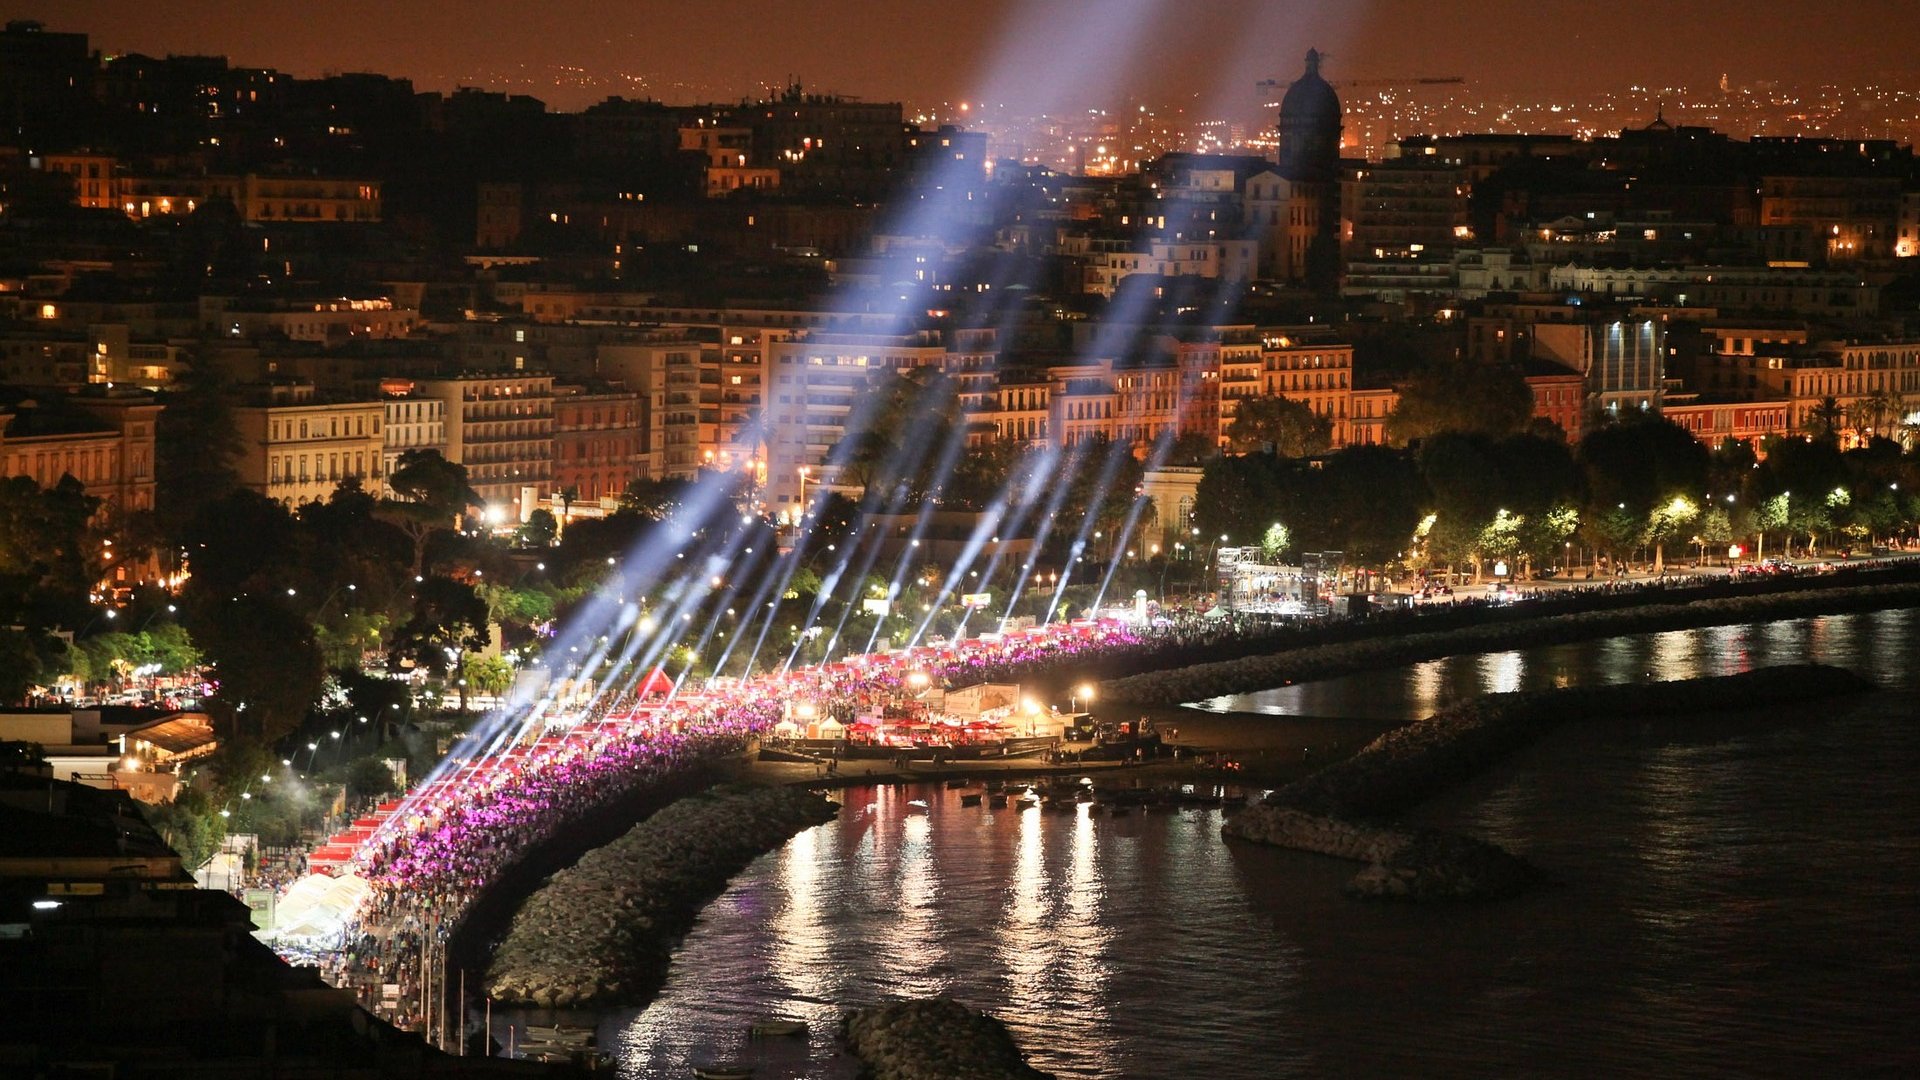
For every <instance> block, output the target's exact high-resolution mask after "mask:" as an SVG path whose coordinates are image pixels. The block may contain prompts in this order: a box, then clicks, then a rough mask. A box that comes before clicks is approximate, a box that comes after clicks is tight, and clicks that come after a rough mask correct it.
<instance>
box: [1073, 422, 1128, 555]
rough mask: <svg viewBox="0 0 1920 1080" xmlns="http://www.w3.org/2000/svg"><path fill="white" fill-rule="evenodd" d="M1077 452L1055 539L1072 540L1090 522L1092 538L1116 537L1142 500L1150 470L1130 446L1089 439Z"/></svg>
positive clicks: (1102, 439)
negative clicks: (1097, 536)
mask: <svg viewBox="0 0 1920 1080" xmlns="http://www.w3.org/2000/svg"><path fill="white" fill-rule="evenodd" d="M1075 450H1076V454H1075V457H1074V458H1073V459H1070V460H1069V462H1068V465H1067V470H1066V471H1067V475H1066V482H1067V490H1066V493H1065V494H1064V495H1063V496H1062V498H1061V500H1060V508H1059V510H1058V511H1057V513H1058V517H1059V521H1060V522H1061V524H1059V525H1056V526H1055V528H1054V531H1053V539H1055V540H1071V539H1072V538H1073V537H1074V536H1075V535H1076V534H1077V533H1078V532H1079V530H1080V526H1081V524H1082V523H1083V522H1089V521H1090V522H1091V524H1092V528H1091V529H1089V530H1087V532H1086V535H1087V536H1088V537H1092V536H1093V534H1094V533H1096V532H1098V533H1105V534H1106V535H1108V536H1112V535H1113V533H1114V532H1115V531H1116V530H1117V529H1119V528H1120V526H1121V525H1123V524H1124V523H1125V522H1126V519H1127V514H1128V512H1129V511H1130V510H1131V509H1132V508H1133V504H1134V501H1135V500H1136V499H1138V498H1142V496H1141V495H1140V494H1139V491H1140V484H1141V483H1142V481H1144V480H1145V479H1146V466H1145V465H1143V464H1141V462H1140V459H1139V458H1136V457H1134V456H1133V452H1132V450H1131V448H1130V447H1128V446H1127V445H1126V444H1124V443H1118V442H1113V441H1110V440H1108V439H1105V438H1094V439H1089V440H1087V441H1085V442H1082V443H1080V444H1079V445H1078V446H1077V447H1075Z"/></svg>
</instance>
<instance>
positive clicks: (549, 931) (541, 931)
mask: <svg viewBox="0 0 1920 1080" xmlns="http://www.w3.org/2000/svg"><path fill="white" fill-rule="evenodd" d="M837 810H838V806H837V805H836V804H834V803H832V802H829V801H827V800H826V799H825V798H824V797H822V796H821V795H819V794H818V793H816V792H811V791H807V790H805V789H802V788H795V787H771V786H757V785H730V786H723V787H718V788H714V789H712V790H710V791H707V792H704V793H702V794H699V795H694V796H690V797H688V798H684V799H681V800H679V801H678V802H675V803H672V804H670V805H668V806H667V807H666V808H664V809H662V810H660V811H659V812H658V813H656V814H654V815H653V816H651V817H649V818H647V819H646V820H645V821H642V822H641V823H639V824H638V825H635V826H634V827H633V828H632V830H630V831H629V832H627V833H626V835H624V836H622V837H620V838H619V839H617V840H614V841H613V842H612V843H610V844H607V845H606V846H605V847H601V848H598V849H596V850H594V851H591V852H588V853H587V855H586V856H585V857H583V858H582V859H581V860H580V861H579V862H578V863H577V864H575V865H574V866H572V867H570V868H568V869H566V870H562V871H560V872H559V873H557V874H555V875H554V876H553V878H552V879H551V880H549V881H548V882H547V883H546V884H545V885H544V886H542V887H541V888H540V889H539V890H538V891H537V892H535V893H534V894H533V895H532V896H530V897H528V899H527V902H526V903H525V904H524V905H522V906H521V908H520V910H519V912H518V913H516V914H515V915H514V917H513V921H512V924H511V925H510V926H509V928H508V930H507V935H506V938H505V940H503V941H502V942H501V943H500V946H499V948H498V949H496V950H495V951H494V955H493V963H492V965H491V967H490V968H489V970H488V973H487V992H488V994H490V995H491V996H492V997H493V998H494V999H495V1000H497V1001H501V1002H514V1003H522V1004H529V1005H536V1006H541V1007H548V1008H567V1007H583V1006H602V1005H619V1004H630V1003H634V1002H637V1001H640V1000H643V999H644V998H645V997H646V996H647V995H649V994H651V993H652V992H653V991H654V990H655V989H656V988H657V987H658V986H659V984H660V982H661V980H662V979H664V978H665V974H666V967H667V961H668V957H669V955H670V953H671V950H672V948H673V943H674V942H675V940H677V939H678V938H679V936H680V935H681V934H683V933H685V932H686V930H687V928H688V927H690V926H691V925H692V924H693V920H694V918H695V917H696V916H697V915H698V914H699V912H700V909H701V908H703V907H705V906H706V905H707V903H708V902H709V901H711V900H712V899H713V898H714V897H716V896H718V895H719V894H720V893H721V891H723V890H724V889H725V888H726V884H727V881H728V879H730V878H731V877H733V875H735V874H737V873H739V872H740V871H741V870H742V869H744V868H745V867H746V865H747V864H748V863H750V862H752V861H753V860H754V859H755V858H757V857H759V856H760V855H762V854H765V853H766V852H768V851H770V850H772V849H774V848H776V847H778V846H779V845H780V844H782V843H784V842H785V841H786V840H787V839H788V838H789V837H791V836H792V835H793V834H795V833H797V832H799V831H801V830H803V829H807V828H811V827H812V826H814V825H818V824H820V823H822V822H824V821H828V820H831V819H832V817H833V815H834V814H835V812H836V811H837Z"/></svg>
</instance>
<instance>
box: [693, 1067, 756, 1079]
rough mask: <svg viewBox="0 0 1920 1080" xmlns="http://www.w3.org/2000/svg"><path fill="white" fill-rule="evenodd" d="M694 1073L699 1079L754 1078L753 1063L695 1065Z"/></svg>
mask: <svg viewBox="0 0 1920 1080" xmlns="http://www.w3.org/2000/svg"><path fill="white" fill-rule="evenodd" d="M693 1075H694V1076H695V1077H697V1078H698V1080H753V1066H751V1065H695V1066H694V1067H693Z"/></svg>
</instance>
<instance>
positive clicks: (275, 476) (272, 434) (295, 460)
mask: <svg viewBox="0 0 1920 1080" xmlns="http://www.w3.org/2000/svg"><path fill="white" fill-rule="evenodd" d="M233 417H234V427H235V428H236V429H237V430H238V432H239V434H240V439H241V444H242V446H243V450H242V452H241V454H240V456H239V458H238V459H236V460H235V461H234V471H235V472H236V473H237V474H238V475H239V479H240V483H241V485H242V486H243V487H248V488H252V489H253V490H255V491H258V492H259V493H260V494H262V495H265V496H266V497H267V498H269V499H272V500H274V501H275V502H278V503H280V504H281V505H283V506H287V507H298V506H300V505H302V504H304V503H309V502H316V501H324V500H326V499H327V498H329V497H331V496H332V495H333V492H334V489H335V488H337V487H338V486H339V485H340V482H341V481H342V480H346V479H349V478H352V479H356V480H359V481H360V484H361V487H362V489H363V490H365V491H367V492H369V493H374V494H378V493H379V492H381V491H382V490H383V486H382V485H383V482H384V481H383V479H382V478H383V476H384V475H385V462H384V457H383V451H384V449H385V438H384V436H383V435H382V434H381V429H382V426H383V424H384V423H385V420H386V407H385V405H384V404H383V403H381V402H378V401H338V400H328V399H325V398H323V397H321V396H320V395H318V394H316V393H315V392H314V388H313V386H312V384H310V383H294V382H287V383H279V384H273V385H268V386H264V387H260V388H259V389H258V390H257V392H256V394H255V396H254V400H253V401H252V403H250V404H247V405H244V406H240V407H237V408H235V409H234V410H233Z"/></svg>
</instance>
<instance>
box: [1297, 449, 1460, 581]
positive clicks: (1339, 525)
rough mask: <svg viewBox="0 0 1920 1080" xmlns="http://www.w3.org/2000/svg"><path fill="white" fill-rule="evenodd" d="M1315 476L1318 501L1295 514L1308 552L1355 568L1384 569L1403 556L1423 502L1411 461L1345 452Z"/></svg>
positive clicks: (1385, 452)
mask: <svg viewBox="0 0 1920 1080" xmlns="http://www.w3.org/2000/svg"><path fill="white" fill-rule="evenodd" d="M1311 475H1313V476H1314V477H1315V478H1316V479H1317V481H1318V483H1317V484H1316V488H1317V490H1318V493H1319V497H1318V498H1316V499H1314V500H1312V502H1311V504H1310V505H1309V506H1307V507H1305V508H1304V513H1305V516H1304V517H1302V516H1300V515H1301V513H1302V511H1301V510H1295V511H1293V513H1294V515H1295V516H1294V517H1292V518H1291V519H1290V520H1291V521H1292V522H1293V523H1294V531H1295V537H1296V539H1297V540H1298V541H1299V544H1300V546H1301V547H1302V548H1304V549H1305V550H1308V551H1315V550H1337V551H1342V552H1345V553H1346V558H1347V562H1348V563H1350V564H1351V565H1354V566H1365V567H1378V566H1385V565H1387V564H1388V563H1390V562H1393V561H1395V560H1397V559H1399V558H1400V557H1401V556H1402V555H1403V554H1405V552H1406V550H1407V547H1408V545H1409V544H1410V543H1411V542H1412V539H1413V531H1414V529H1415V528H1417V527H1418V526H1419V524H1420V520H1421V518H1422V516H1423V515H1424V513H1425V504H1426V502H1427V488H1426V484H1425V483H1424V482H1422V480H1421V478H1420V473H1419V470H1418V469H1416V468H1415V466H1414V461H1413V457H1412V455H1410V454H1408V453H1407V452H1406V451H1404V450H1394V449H1391V448H1389V447H1385V446H1349V447H1347V448H1345V449H1343V450H1340V451H1337V452H1335V453H1334V454H1332V455H1330V456H1328V458H1327V460H1326V464H1325V466H1324V467H1323V468H1321V469H1320V470H1318V472H1317V473H1314V474H1311Z"/></svg>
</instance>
